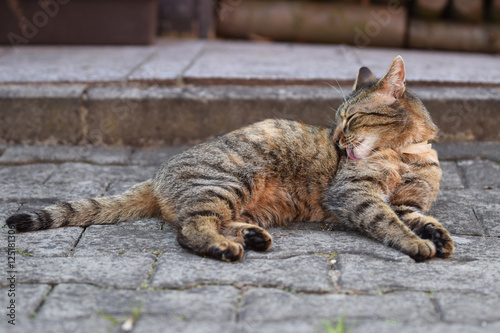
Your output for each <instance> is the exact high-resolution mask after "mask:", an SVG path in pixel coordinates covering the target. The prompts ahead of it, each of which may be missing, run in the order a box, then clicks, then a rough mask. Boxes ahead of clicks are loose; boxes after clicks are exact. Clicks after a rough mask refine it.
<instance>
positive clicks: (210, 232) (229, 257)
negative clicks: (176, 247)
mask: <svg viewBox="0 0 500 333" xmlns="http://www.w3.org/2000/svg"><path fill="white" fill-rule="evenodd" d="M180 218H182V216H180ZM177 241H178V242H179V244H180V245H182V246H183V247H185V248H187V249H190V250H192V251H194V252H195V253H197V254H199V255H202V256H208V257H211V258H214V259H220V260H224V261H237V260H240V259H241V257H243V253H244V250H243V246H242V244H239V243H237V242H234V241H232V240H230V239H228V238H226V237H224V236H223V235H221V219H220V216H217V214H216V213H212V212H202V211H200V212H199V213H197V214H195V215H193V216H189V217H187V218H185V219H184V220H183V221H182V225H181V227H180V229H179V231H178V234H177Z"/></svg>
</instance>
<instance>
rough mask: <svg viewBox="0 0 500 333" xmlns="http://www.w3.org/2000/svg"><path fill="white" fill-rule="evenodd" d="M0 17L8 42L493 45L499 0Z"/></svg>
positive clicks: (45, 5) (17, 2) (73, 3)
mask: <svg viewBox="0 0 500 333" xmlns="http://www.w3.org/2000/svg"><path fill="white" fill-rule="evenodd" d="M59 13H63V15H58V14H59ZM0 22H2V23H1V25H0V29H1V31H0V32H1V34H0V43H2V44H13V45H20V44H23V42H25V41H26V40H29V42H30V44H152V43H154V42H155V37H157V36H168V37H171V38H172V37H175V38H195V39H221V38H226V39H228V38H229V39H245V40H253V41H260V42H265V41H287V42H301V43H331V44H348V45H355V46H357V47H368V46H370V47H396V48H412V49H436V50H454V51H469V52H489V53H497V52H499V51H500V0H267V1H263V0H120V1H117V0H41V1H38V0H0ZM42 27H43V29H41V28H42Z"/></svg>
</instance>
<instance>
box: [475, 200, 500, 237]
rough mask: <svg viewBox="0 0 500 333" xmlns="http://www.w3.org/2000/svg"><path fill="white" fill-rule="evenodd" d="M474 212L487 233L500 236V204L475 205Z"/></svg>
mask: <svg viewBox="0 0 500 333" xmlns="http://www.w3.org/2000/svg"><path fill="white" fill-rule="evenodd" d="M474 212H475V213H476V216H477V218H478V219H479V222H481V224H482V226H483V228H484V231H485V233H486V235H489V236H496V237H500V204H498V205H487V206H475V207H474Z"/></svg>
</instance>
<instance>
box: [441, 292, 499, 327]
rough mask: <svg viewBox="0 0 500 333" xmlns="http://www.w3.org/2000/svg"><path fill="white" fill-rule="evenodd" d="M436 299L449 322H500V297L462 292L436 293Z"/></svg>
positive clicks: (444, 318)
mask: <svg viewBox="0 0 500 333" xmlns="http://www.w3.org/2000/svg"><path fill="white" fill-rule="evenodd" d="M432 297H433V298H434V299H436V301H437V304H438V307H439V309H440V311H441V312H442V313H443V318H442V319H443V320H444V321H445V322H448V323H462V324H475V325H480V324H484V323H495V322H498V323H500V311H498V309H499V308H500V297H498V296H497V297H490V296H483V295H473V294H461V293H449V292H443V293H436V294H434V295H433V296H432Z"/></svg>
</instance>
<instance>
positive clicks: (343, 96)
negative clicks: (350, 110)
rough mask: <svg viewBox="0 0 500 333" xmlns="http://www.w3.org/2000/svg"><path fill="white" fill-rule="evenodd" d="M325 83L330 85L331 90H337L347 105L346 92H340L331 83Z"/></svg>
mask: <svg viewBox="0 0 500 333" xmlns="http://www.w3.org/2000/svg"><path fill="white" fill-rule="evenodd" d="M324 83H325V84H327V85H329V86H330V87H331V88H333V89H335V90H336V91H337V92H338V93H339V94H340V96H341V97H342V99H343V100H344V102H345V103H347V98H346V97H345V95H344V91H340V90H339V89H338V88H337V87H335V86H333V85H331V84H330V83H328V82H326V81H325V82H324ZM338 83H339V82H338V81H337V84H338ZM339 87H340V85H339ZM340 89H342V88H340Z"/></svg>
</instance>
